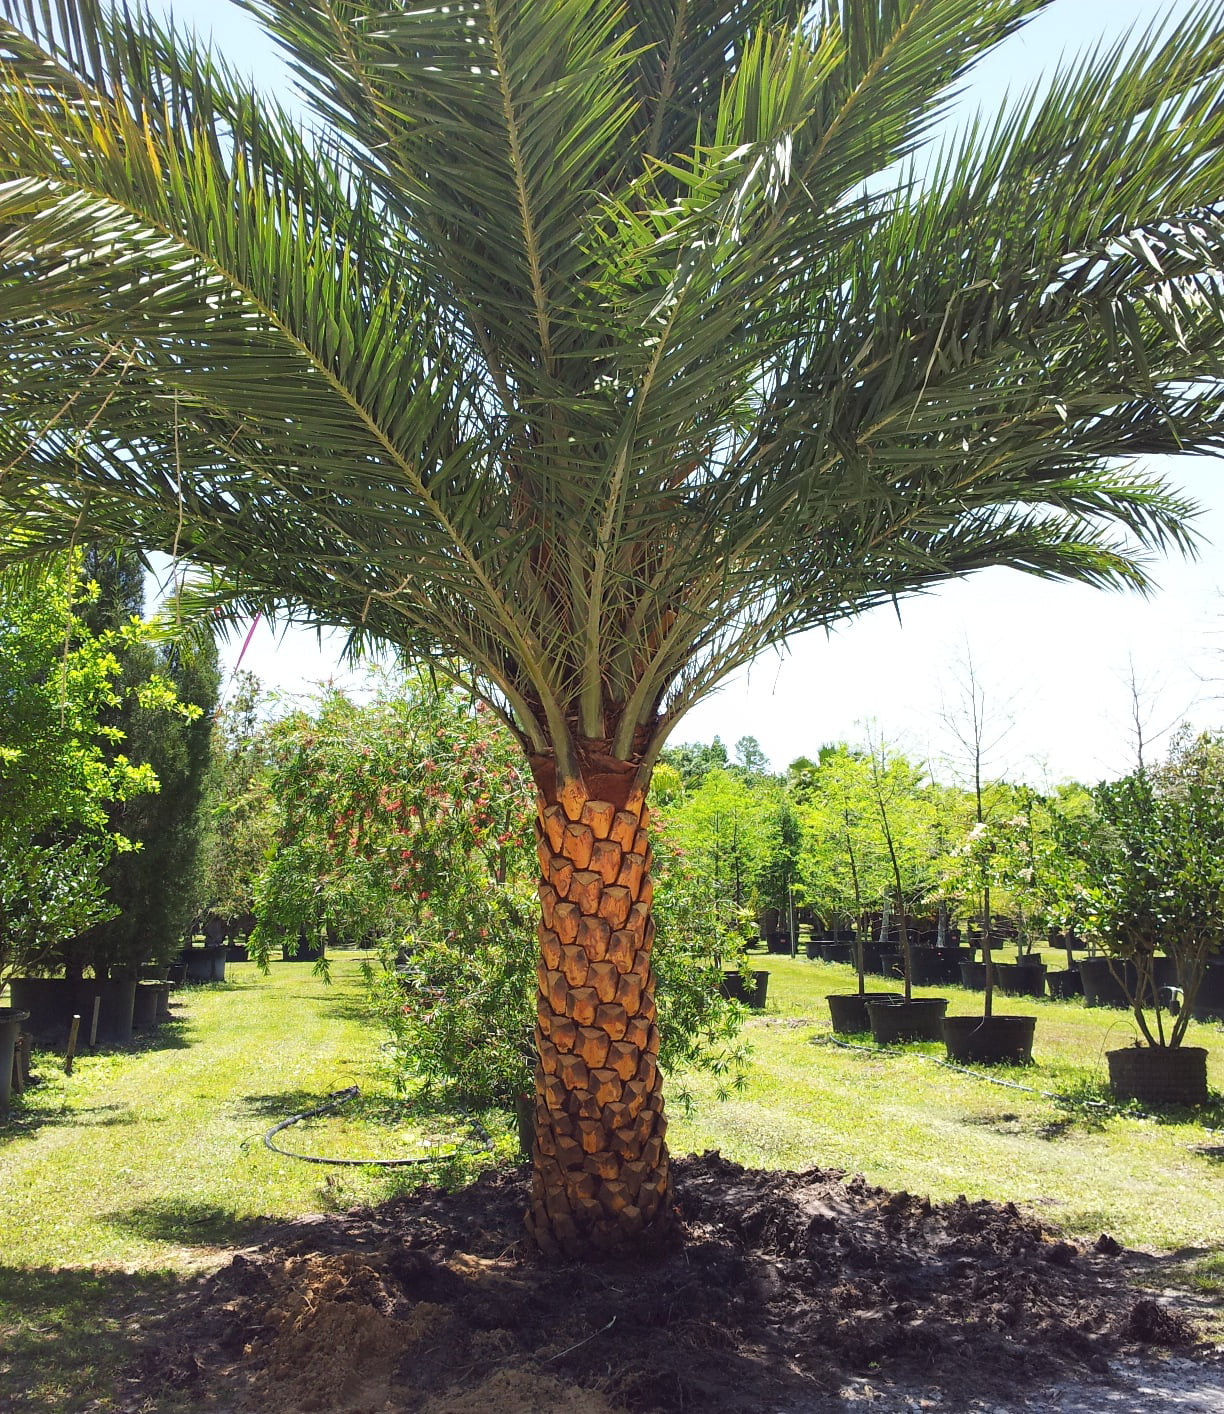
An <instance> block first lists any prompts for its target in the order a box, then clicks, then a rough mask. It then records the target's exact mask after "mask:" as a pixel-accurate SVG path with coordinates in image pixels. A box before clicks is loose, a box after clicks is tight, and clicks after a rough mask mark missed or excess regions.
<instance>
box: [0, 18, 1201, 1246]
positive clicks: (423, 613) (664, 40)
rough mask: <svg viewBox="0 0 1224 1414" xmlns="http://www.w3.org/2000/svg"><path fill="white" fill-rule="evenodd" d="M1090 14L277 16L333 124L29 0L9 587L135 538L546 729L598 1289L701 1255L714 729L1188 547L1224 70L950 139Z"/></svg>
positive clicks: (569, 1135)
mask: <svg viewBox="0 0 1224 1414" xmlns="http://www.w3.org/2000/svg"><path fill="white" fill-rule="evenodd" d="M1045 5H1046V0H870V3H867V4H864V3H862V0H825V3H821V4H818V5H817V6H816V7H815V8H814V9H813V8H811V7H809V6H808V5H807V4H801V3H798V0H750V3H746V4H742V5H737V6H732V7H730V8H728V7H727V6H726V5H725V4H722V3H714V2H713V0H697V2H696V3H685V4H683V5H671V4H646V3H640V2H639V0H632V3H630V4H628V5H622V4H620V3H619V0H617V3H613V0H596V3H591V0H553V3H547V4H545V3H534V2H529V3H523V0H481V3H472V4H460V5H450V6H441V7H420V6H409V5H407V4H404V3H396V2H395V0H345V3H344V4H343V5H337V4H335V3H334V0H250V3H249V8H250V9H252V10H254V12H255V13H256V14H258V15H259V16H260V17H261V18H262V19H263V21H264V22H265V24H266V25H267V27H268V28H269V30H270V31H271V32H272V33H273V35H274V36H275V37H276V38H277V40H278V41H279V42H280V43H281V44H282V46H283V47H284V49H285V50H286V53H287V56H288V58H289V60H290V63H291V66H292V69H293V71H294V74H295V76H296V78H297V82H298V84H299V86H300V89H301V92H302V95H303V97H304V99H305V101H306V102H307V104H309V105H311V107H312V109H313V113H312V115H311V123H312V125H313V126H311V127H310V128H307V129H299V128H298V127H297V126H296V125H295V124H294V123H293V122H292V121H291V120H290V119H289V118H288V117H286V115H285V113H284V112H283V111H282V110H281V109H280V108H278V107H277V106H276V105H275V104H272V103H269V102H266V101H261V100H260V99H259V97H258V96H257V95H255V94H252V93H250V92H249V91H248V87H249V86H248V85H247V83H246V82H245V81H243V80H241V79H239V78H238V77H236V76H235V74H234V73H233V72H231V71H230V70H228V69H227V68H225V67H224V66H223V65H222V64H220V63H219V62H218V61H217V60H216V59H215V58H213V57H211V56H210V55H209V54H207V53H206V52H205V51H204V49H203V48H202V47H201V46H198V45H196V44H195V43H194V41H192V40H191V39H189V38H188V37H186V36H184V35H182V34H169V33H166V32H164V31H163V30H162V29H161V28H160V27H159V26H157V25H156V24H155V23H154V22H152V21H150V20H148V19H147V18H145V17H143V16H141V15H140V14H139V12H133V11H129V10H126V9H125V10H123V11H121V12H120V14H119V15H118V17H116V16H114V15H112V14H111V13H110V12H109V11H108V10H104V9H102V8H101V6H100V5H99V4H98V3H97V0H86V2H85V3H82V0H46V3H45V4H42V5H39V6H34V5H30V4H26V3H25V0H0V14H2V15H3V16H5V17H6V18H5V21H4V23H3V27H2V28H0V64H2V65H3V74H2V78H3V82H2V83H0V139H2V141H0V153H2V154H3V155H2V156H0V224H2V227H3V231H4V238H3V246H2V248H0V249H2V258H3V265H2V266H0V342H2V346H3V348H4V353H5V356H6V360H7V369H8V371H9V377H8V378H6V380H5V381H4V384H3V390H2V392H0V396H2V397H3V399H4V407H3V409H2V411H3V416H0V465H3V466H4V467H5V477H4V481H3V484H2V488H0V525H2V526H3V528H4V530H5V536H4V540H3V544H4V546H5V553H6V555H7V556H8V557H10V558H12V557H14V556H18V557H20V556H22V555H27V554H28V555H34V554H38V553H42V551H43V547H45V546H46V545H48V544H64V543H66V542H68V541H70V540H71V539H72V538H73V537H76V536H79V535H80V534H81V533H82V531H84V532H85V533H90V534H99V535H103V536H106V535H110V536H111V537H112V538H115V539H118V538H122V537H123V536H125V535H129V534H134V535H135V537H136V540H137V542H138V543H139V544H140V545H141V546H144V547H157V548H160V549H164V550H168V551H170V552H172V553H176V554H181V555H183V556H185V557H187V558H189V559H191V560H193V561H195V562H196V563H197V564H200V565H203V566H208V567H212V568H213V569H215V570H216V571H217V573H218V575H219V576H220V577H221V578H222V580H223V581H224V585H223V588H224V592H225V593H227V594H230V595H237V596H238V598H239V600H240V602H242V603H244V604H245V605H246V606H248V607H258V608H260V609H265V610H268V609H273V608H276V607H279V608H281V609H282V610H283V611H284V612H287V613H288V614H289V615H290V616H294V615H297V616H300V617H303V618H307V619H310V620H312V621H315V622H321V623H326V624H342V625H345V626H346V627H348V628H349V629H350V630H352V631H354V632H355V633H358V634H365V635H370V636H373V637H376V638H378V639H380V640H382V641H384V642H386V643H390V644H393V645H395V646H397V647H398V648H400V649H402V650H404V651H405V652H407V653H409V654H412V655H417V656H419V657H422V658H427V659H430V660H432V661H433V662H435V663H436V664H437V665H438V667H439V668H440V669H441V670H442V671H445V672H454V673H456V674H457V675H458V676H460V677H462V678H464V679H465V680H466V681H467V682H468V683H469V685H470V686H471V687H472V688H473V689H474V690H475V691H476V692H477V693H478V694H479V695H481V696H484V697H485V698H486V699H487V700H488V701H489V702H490V703H492V704H494V705H495V706H496V708H497V709H498V710H499V711H501V712H502V713H503V714H504V715H505V717H506V720H507V721H508V722H509V723H510V724H511V725H512V728H513V730H514V731H515V733H516V734H517V737H518V739H519V742H520V744H521V747H522V750H523V751H524V753H525V755H526V758H527V760H528V762H529V764H530V769H531V772H532V775H533V778H534V781H535V784H536V787H537V791H538V807H539V829H540V837H539V839H540V862H541V869H542V878H543V883H542V903H541V909H542V921H543V928H542V929H541V932H540V941H541V972H540V977H541V983H542V985H541V989H540V994H539V999H538V1002H539V1030H538V1034H537V1037H536V1044H537V1049H538V1053H539V1057H540V1069H539V1072H538V1075H537V1082H536V1090H537V1112H536V1132H537V1136H538V1137H537V1144H538V1148H537V1151H536V1154H535V1156H534V1178H533V1199H532V1216H531V1227H532V1231H533V1233H534V1234H535V1237H536V1239H537V1241H538V1242H539V1243H540V1245H541V1246H542V1247H544V1248H546V1249H548V1250H558V1249H560V1250H564V1251H569V1252H575V1253H576V1252H581V1251H585V1250H589V1249H590V1248H592V1247H600V1246H603V1247H615V1246H618V1245H621V1244H623V1243H624V1242H625V1241H627V1240H630V1239H631V1238H633V1237H635V1236H636V1235H638V1234H639V1233H641V1232H643V1231H647V1230H649V1231H651V1232H654V1231H656V1230H657V1229H659V1228H661V1227H662V1226H665V1225H666V1223H667V1222H668V1220H669V1214H670V1212H671V1205H670V1203H669V1201H668V1193H669V1188H668V1168H667V1158H666V1148H665V1145H664V1133H663V1131H664V1120H663V1104H662V1098H661V1090H660V1088H659V1082H658V1072H657V1064H656V1060H655V1057H656V1053H657V1045H658V1036H657V1029H656V1027H655V1024H654V1018H655V1013H654V1002H653V974H652V971H651V964H650V947H651V942H652V938H653V925H652V920H651V903H652V899H653V886H652V884H651V883H650V864H651V854H650V844H649V812H648V811H647V810H646V808H645V801H646V793H647V789H648V787H649V782H650V775H651V769H652V767H653V765H654V762H655V760H656V759H657V757H658V753H659V751H660V749H661V748H662V746H663V743H664V742H665V740H666V739H667V736H668V734H669V733H670V731H671V730H672V729H673V727H674V726H675V725H676V723H677V722H678V721H679V720H680V719H681V717H682V716H683V715H684V713H685V712H686V711H687V710H688V709H689V708H690V707H691V706H692V705H693V704H694V703H695V702H697V701H699V700H700V699H701V698H703V697H704V696H706V695H707V694H708V693H709V692H710V691H712V690H713V689H714V688H715V687H716V686H717V685H718V684H719V683H720V682H722V681H724V680H725V679H726V678H727V677H728V675H730V674H731V673H733V672H734V671H735V670H736V669H737V668H739V667H741V666H743V665H745V664H747V663H749V662H750V661H751V660H752V659H753V658H754V657H755V656H756V655H757V654H758V653H759V652H760V651H761V650H762V649H763V648H765V647H767V646H769V645H771V644H777V643H780V642H781V641H783V640H784V639H785V638H786V637H787V636H788V635H789V634H791V633H794V632H798V631H800V630H802V629H806V628H811V627H814V626H817V625H823V624H828V623H830V622H832V621H834V620H837V619H840V618H844V617H846V616H847V615H850V614H853V613H854V612H856V611H857V610H859V609H863V608H866V607H868V606H869V605H872V604H876V603H881V602H887V601H892V600H894V599H895V598H896V597H897V596H899V595H903V594H906V593H909V592H912V591H916V590H920V589H923V588H925V587H928V586H930V585H932V584H935V583H938V582H939V581H941V580H944V579H946V578H948V577H949V576H954V575H960V574H966V573H969V572H970V571H973V570H976V569H980V568H984V567H986V566H989V565H1010V566H1014V567H1017V568H1020V569H1023V570H1026V571H1029V572H1032V573H1036V574H1040V575H1046V576H1051V577H1064V578H1071V579H1078V580H1082V581H1085V582H1089V583H1096V584H1119V583H1136V582H1142V579H1143V575H1142V570H1141V569H1140V567H1139V565H1138V563H1137V561H1136V558H1135V555H1136V549H1137V545H1139V544H1146V545H1166V544H1184V543H1186V539H1187V536H1186V531H1185V528H1184V522H1185V517H1186V515H1187V513H1188V511H1189V507H1188V506H1186V505H1185V504H1184V503H1183V502H1181V501H1180V500H1178V498H1176V497H1175V496H1172V495H1171V494H1169V492H1168V491H1167V490H1166V488H1164V487H1163V486H1162V485H1160V484H1158V483H1155V482H1151V481H1146V480H1144V478H1143V477H1141V476H1139V475H1137V474H1136V473H1134V472H1131V471H1127V470H1124V469H1119V468H1120V467H1123V466H1124V465H1126V464H1127V463H1128V462H1129V459H1130V458H1132V457H1133V456H1134V455H1136V454H1138V453H1149V452H1164V451H1168V452H1187V451H1193V450H1196V449H1201V448H1204V447H1212V446H1215V445H1217V443H1218V441H1219V431H1218V428H1219V424H1218V408H1217V398H1218V384H1217V378H1218V348H1219V339H1220V325H1221V320H1220V314H1221V306H1222V304H1224V291H1222V290H1221V288H1220V284H1219V280H1218V270H1219V268H1220V263H1221V248H1222V246H1224V239H1222V236H1224V228H1222V225H1221V222H1220V220H1219V219H1218V216H1217V213H1216V207H1215V203H1216V202H1217V200H1218V196H1219V192H1220V190H1221V178H1222V177H1224V140H1222V139H1224V102H1221V101H1220V99H1221V97H1222V96H1224V30H1222V28H1221V26H1220V23H1219V19H1218V12H1217V7H1216V6H1215V5H1205V6H1204V7H1203V9H1202V10H1201V11H1200V12H1198V13H1197V14H1195V15H1194V16H1192V17H1191V18H1190V19H1188V20H1186V21H1184V22H1183V23H1181V24H1180V25H1179V26H1178V27H1177V29H1176V30H1175V31H1173V32H1170V33H1169V34H1164V35H1156V34H1153V35H1150V36H1146V37H1145V39H1144V42H1142V43H1141V44H1139V45H1137V46H1136V48H1135V50H1134V51H1131V50H1128V49H1127V48H1125V47H1119V48H1117V49H1114V50H1110V51H1107V52H1102V53H1099V54H1097V55H1095V56H1094V57H1093V58H1092V59H1091V60H1089V61H1087V62H1085V63H1083V64H1080V65H1077V66H1075V67H1073V68H1071V69H1069V70H1068V71H1067V72H1065V73H1063V74H1059V75H1054V76H1052V77H1051V78H1050V80H1049V82H1048V83H1047V84H1045V85H1043V88H1042V90H1041V93H1040V94H1039V95H1037V96H1034V97H1032V98H1031V99H1029V100H1025V101H1022V102H1021V103H1020V104H1019V105H1018V106H1017V108H1016V109H1015V110H1014V112H1013V114H1012V115H1011V116H1009V117H1006V118H1003V119H1000V120H999V121H997V122H994V123H979V124H976V125H970V126H969V127H968V128H967V129H966V131H965V132H964V133H963V134H962V135H961V136H959V137H957V138H955V139H953V140H952V141H951V142H950V143H949V144H948V145H947V146H946V147H945V149H944V150H943V151H942V152H938V153H936V152H931V151H930V150H929V144H930V139H931V133H932V129H933V126H934V124H935V122H936V120H937V118H938V117H940V116H941V115H942V113H943V112H944V110H945V107H946V103H947V96H948V92H949V87H950V86H951V85H954V84H955V83H956V82H957V81H958V80H959V79H960V78H961V77H962V76H963V75H964V74H965V72H966V71H967V70H968V69H969V68H970V67H971V66H972V65H973V64H974V62H975V61H976V60H977V59H978V58H979V57H980V56H981V55H982V54H984V53H985V52H987V51H988V50H990V49H991V48H993V47H994V46H995V45H996V44H997V43H999V42H1000V41H1002V40H1003V39H1005V38H1006V37H1008V36H1009V35H1011V34H1012V33H1013V32H1014V31H1015V30H1016V29H1017V28H1018V27H1019V26H1020V25H1022V24H1023V23H1024V21H1025V20H1026V19H1028V18H1029V17H1030V16H1032V15H1034V14H1036V13H1038V12H1039V11H1040V10H1042V9H1044V8H1045ZM316 133H317V134H318V135H317V136H316V135H315V134H316ZM907 162H909V163H910V164H911V165H910V166H909V167H907V166H906V163H907ZM919 174H921V179H919ZM460 664H462V665H464V666H462V667H460V666H458V665H460ZM614 939H615V942H614ZM574 947H578V948H580V949H581V950H582V952H583V955H584V956H585V958H586V961H587V964H588V967H587V973H586V976H585V977H583V976H582V972H581V968H578V967H576V966H571V967H569V969H568V971H567V970H566V969H564V968H563V967H562V963H563V961H565V959H566V957H567V954H566V953H565V951H564V950H565V949H567V948H574ZM609 967H611V968H612V971H611V972H610V971H609V970H608V968H609Z"/></svg>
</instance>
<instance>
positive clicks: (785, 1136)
mask: <svg viewBox="0 0 1224 1414" xmlns="http://www.w3.org/2000/svg"><path fill="white" fill-rule="evenodd" d="M758 965H759V966H762V967H765V968H767V969H768V971H769V972H770V982H769V1003H768V1007H767V1009H766V1012H765V1014H764V1015H763V1016H759V1017H756V1018H754V1019H753V1020H752V1021H750V1022H749V1024H748V1032H747V1035H748V1039H749V1040H750V1042H751V1043H752V1046H753V1048H754V1063H753V1067H752V1072H751V1076H750V1079H749V1083H748V1086H747V1089H746V1090H745V1091H744V1093H743V1094H742V1095H739V1096H737V1097H736V1098H735V1099H733V1100H731V1101H730V1102H728V1103H726V1104H723V1105H719V1104H718V1103H717V1102H716V1101H714V1100H713V1098H712V1091H713V1087H712V1086H711V1085H710V1083H709V1082H708V1081H706V1080H704V1079H702V1078H700V1077H697V1078H695V1079H693V1081H692V1082H691V1086H692V1089H693V1091H694V1094H695V1097H696V1100H697V1110H696V1112H695V1113H694V1114H693V1115H692V1116H689V1117H683V1116H680V1115H673V1119H672V1127H671V1133H670V1137H671V1141H672V1145H673V1148H674V1150H675V1151H677V1152H684V1151H685V1150H690V1149H692V1150H702V1149H707V1148H717V1149H720V1150H721V1151H722V1152H723V1154H725V1155H726V1156H727V1157H729V1158H733V1159H735V1160H737V1161H738V1162H740V1163H744V1164H750V1165H759V1166H762V1167H777V1168H802V1167H808V1166H812V1165H817V1166H829V1167H835V1168H845V1169H850V1170H854V1171H857V1172H861V1173H863V1174H864V1175H865V1176H866V1177H867V1178H868V1179H869V1180H870V1181H871V1182H874V1183H880V1184H885V1185H887V1186H889V1187H892V1188H907V1189H909V1190H911V1191H916V1192H920V1193H924V1194H929V1195H930V1196H931V1197H933V1198H938V1199H945V1198H953V1197H955V1196H956V1195H957V1194H960V1193H963V1194H965V1195H966V1196H967V1197H970V1198H979V1197H981V1198H996V1199H1002V1198H1009V1199H1013V1200H1015V1201H1016V1202H1020V1203H1025V1204H1028V1205H1030V1206H1031V1207H1032V1208H1033V1209H1035V1210H1036V1211H1037V1212H1039V1213H1040V1215H1041V1216H1042V1217H1043V1218H1044V1219H1045V1220H1047V1221H1049V1222H1052V1223H1056V1224H1058V1225H1059V1226H1060V1227H1062V1228H1063V1229H1064V1230H1066V1231H1067V1232H1069V1233H1073V1234H1076V1235H1080V1236H1095V1235H1097V1234H1098V1233H1100V1232H1102V1231H1108V1232H1109V1233H1110V1234H1111V1235H1112V1236H1114V1237H1116V1238H1117V1239H1118V1240H1119V1241H1120V1242H1123V1243H1124V1244H1125V1245H1127V1246H1142V1247H1150V1248H1159V1249H1163V1250H1176V1249H1185V1248H1218V1247H1220V1246H1221V1245H1222V1244H1224V1201H1222V1194H1224V1104H1220V1103H1216V1104H1214V1105H1212V1106H1211V1107H1209V1109H1208V1111H1207V1112H1206V1114H1200V1115H1197V1116H1196V1115H1194V1114H1193V1113H1190V1112H1182V1113H1180V1114H1179V1115H1177V1116H1176V1117H1172V1116H1170V1117H1168V1118H1166V1119H1163V1120H1159V1121H1157V1120H1152V1119H1145V1118H1140V1117H1138V1116H1137V1115H1135V1114H1128V1113H1125V1112H1123V1113H1116V1112H1115V1110H1114V1107H1113V1106H1110V1105H1108V1104H1101V1103H1100V1102H1103V1101H1107V1100H1108V1094H1107V1089H1106V1083H1105V1077H1106V1070H1105V1052H1106V1051H1107V1050H1111V1049H1113V1048H1114V1047H1118V1046H1124V1045H1126V1044H1128V1043H1129V1041H1130V1040H1131V1038H1132V1036H1133V1034H1134V1026H1133V1023H1132V1021H1131V1019H1130V1017H1129V1016H1128V1014H1126V1013H1123V1012H1118V1011H1112V1010H1105V1009H1091V1010H1090V1009H1087V1008H1085V1007H1084V1006H1083V1004H1082V1002H1053V1001H1046V1000H1040V1001H1038V1000H1033V999H1020V998H1011V997H1009V998H997V999H996V1005H995V1010H996V1011H997V1012H1007V1013H1011V1014H1026V1015H1036V1016H1037V1017H1038V1022H1037V1032H1036V1039H1035V1041H1034V1046H1033V1053H1034V1058H1035V1061H1036V1064H1035V1065H1033V1066H1032V1067H1000V1068H997V1069H995V1070H992V1071H991V1072H989V1074H992V1075H993V1076H994V1077H995V1078H996V1079H998V1080H1004V1081H1007V1082H1010V1084H1009V1086H1007V1087H1005V1086H1002V1085H997V1084H992V1083H991V1082H990V1080H988V1079H986V1078H983V1077H985V1076H986V1075H987V1073H988V1072H986V1071H985V1069H984V1068H979V1070H978V1074H975V1075H973V1076H969V1075H964V1074H961V1073H960V1072H959V1071H956V1070H953V1069H949V1068H947V1067H945V1066H942V1065H939V1064H937V1063H936V1062H937V1061H938V1060H939V1059H942V1057H943V1047H942V1045H936V1044H925V1045H909V1046H906V1047H904V1048H899V1049H897V1050H895V1051H890V1052H881V1051H879V1050H878V1049H876V1048H875V1047H874V1046H872V1044H871V1042H870V1039H869V1038H864V1039H863V1040H862V1042H861V1043H859V1044H858V1045H857V1046H855V1047H845V1046H839V1045H837V1044H835V1042H834V1038H833V1033H832V1030H831V1028H830V1026H829V1020H828V1007H827V1005H826V1003H825V1000H824V998H825V995H826V994H827V993H829V992H845V991H852V990H853V989H854V984H853V972H852V970H851V969H850V968H848V967H839V966H833V965H829V964H825V963H819V962H808V961H806V960H804V959H796V960H793V961H792V960H791V959H789V958H784V957H770V958H768V959H762V960H761V962H760V963H759V964H758ZM915 994H916V995H919V996H947V997H948V998H949V999H950V1006H949V1008H948V1010H949V1014H951V1015H958V1014H964V1015H968V1014H972V1013H974V1012H976V1011H980V1009H981V997H980V994H979V995H975V994H973V993H970V992H966V991H963V990H962V989H961V988H959V987H924V988H916V989H915ZM1187 1044H1196V1045H1205V1046H1207V1047H1208V1049H1209V1052H1210V1054H1209V1057H1208V1075H1209V1080H1210V1082H1211V1084H1212V1085H1213V1086H1214V1087H1215V1088H1216V1091H1217V1101H1218V1091H1219V1089H1220V1088H1221V1087H1222V1086H1224V1028H1221V1027H1220V1026H1218V1025H1202V1026H1198V1025H1196V1026H1194V1027H1193V1028H1192V1030H1191V1032H1190V1034H1189V1036H1188V1037H1187ZM1012 1086H1014V1087H1024V1088H1011V1087H1012ZM1034 1091H1037V1092H1046V1093H1044V1094H1043V1093H1033V1092H1034ZM1050 1096H1058V1097H1062V1099H1063V1102H1060V1099H1057V1098H1049V1097H1050ZM1070 1101H1074V1102H1073V1103H1071V1102H1070ZM1093 1102H1096V1103H1093ZM1211 1126H1216V1127H1217V1128H1216V1129H1215V1130H1214V1131H1213V1129H1212V1127H1211Z"/></svg>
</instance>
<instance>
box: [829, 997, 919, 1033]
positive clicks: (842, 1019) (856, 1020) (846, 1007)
mask: <svg viewBox="0 0 1224 1414" xmlns="http://www.w3.org/2000/svg"><path fill="white" fill-rule="evenodd" d="M890 998H892V999H895V1000H896V1001H900V1000H901V997H900V994H899V993H898V992H863V993H861V994H860V993H858V992H850V993H842V994H841V995H833V996H827V997H826V998H825V1001H827V1002H828V1004H829V1018H830V1020H831V1021H832V1023H833V1030H834V1031H835V1032H836V1033H837V1034H838V1035H839V1036H861V1035H862V1034H863V1033H864V1032H865V1031H870V1030H871V1018H870V1017H869V1016H868V1015H867V1003H868V1002H882V1001H888V1000H889V999H890Z"/></svg>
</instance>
